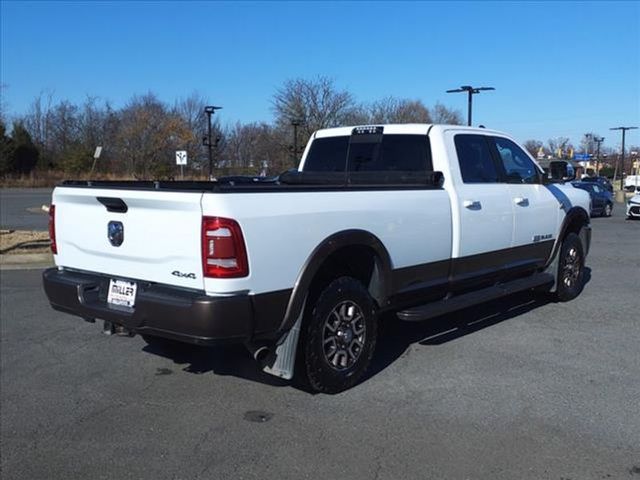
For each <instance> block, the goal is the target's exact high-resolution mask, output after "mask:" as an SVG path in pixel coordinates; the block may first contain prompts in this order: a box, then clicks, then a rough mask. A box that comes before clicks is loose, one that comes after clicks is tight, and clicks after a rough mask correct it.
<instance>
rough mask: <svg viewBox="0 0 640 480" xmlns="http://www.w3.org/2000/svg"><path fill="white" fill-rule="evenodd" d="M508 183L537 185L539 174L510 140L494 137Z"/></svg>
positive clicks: (526, 156)
mask: <svg viewBox="0 0 640 480" xmlns="http://www.w3.org/2000/svg"><path fill="white" fill-rule="evenodd" d="M493 140H494V141H495V144H496V148H497V149H498V155H499V157H500V160H502V165H503V166H504V170H505V175H506V177H507V182H508V183H539V181H540V172H539V171H538V169H537V167H536V166H535V164H534V163H533V161H532V160H531V159H530V158H529V156H528V155H527V154H526V153H524V151H523V150H522V149H521V148H520V147H518V146H517V145H516V144H515V143H513V142H512V141H511V140H508V139H506V138H499V137H494V139H493Z"/></svg>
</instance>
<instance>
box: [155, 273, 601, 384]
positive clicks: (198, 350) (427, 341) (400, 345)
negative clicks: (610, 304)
mask: <svg viewBox="0 0 640 480" xmlns="http://www.w3.org/2000/svg"><path fill="white" fill-rule="evenodd" d="M590 279H591V270H590V269H589V268H585V278H584V283H585V285H586V283H587V282H589V280H590ZM550 302H552V300H551V299H550V297H549V296H547V295H534V294H532V293H531V292H523V293H517V294H513V295H510V296H508V297H504V298H501V299H498V300H493V301H491V302H487V303H484V304H481V305H477V306H474V307H472V308H467V309H464V310H459V311H457V312H453V313H450V314H447V315H442V316H440V317H436V318H433V319H431V320H427V321H424V322H415V323H413V322H402V321H399V320H397V319H396V318H395V315H393V314H388V315H385V316H384V317H382V319H381V320H382V321H381V324H380V330H379V335H378V344H377V347H376V352H375V355H374V358H373V360H372V364H371V366H370V367H369V371H368V372H367V375H366V376H365V378H363V379H362V381H361V382H360V383H364V382H366V381H368V380H370V379H371V378H373V377H374V376H376V375H377V374H378V373H380V372H381V371H383V370H384V369H386V368H387V367H388V366H390V365H392V364H393V363H394V362H396V361H397V360H398V359H399V358H401V357H402V356H403V355H405V354H406V352H407V351H408V350H409V347H411V346H412V345H418V346H424V347H429V346H437V345H442V344H444V343H447V342H451V341H453V340H456V339H459V338H462V337H464V336H466V335H470V334H472V333H475V332H477V331H479V330H483V329H485V328H489V327H492V326H494V325H497V324H499V323H502V322H505V321H507V320H510V319H512V318H514V317H517V316H519V315H522V314H524V313H527V312H529V311H532V310H535V309H537V308H539V307H542V306H544V305H546V304H548V303H550ZM144 350H145V351H146V352H149V353H152V354H155V355H159V356H162V357H164V358H167V359H169V360H171V361H173V362H174V363H175V364H176V365H180V366H183V368H182V370H183V371H184V372H187V373H192V374H205V373H210V372H211V373H214V374H216V375H223V376H226V375H230V376H235V377H239V378H243V379H245V380H250V381H253V382H258V383H263V384H267V385H271V386H278V387H282V386H291V385H292V384H291V382H289V381H286V380H282V379H279V378H277V377H274V376H272V375H268V374H266V373H264V372H262V371H261V370H260V368H259V367H258V365H257V363H256V362H255V361H254V360H253V358H252V357H251V355H249V353H248V352H247V350H246V349H245V348H244V347H243V346H241V345H229V346H220V347H197V346H193V345H186V344H180V343H175V344H170V345H168V346H165V347H157V346H150V345H147V346H145V347H144ZM302 389H303V390H305V391H306V389H305V388H302Z"/></svg>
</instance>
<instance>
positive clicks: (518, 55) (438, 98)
mask: <svg viewBox="0 0 640 480" xmlns="http://www.w3.org/2000/svg"><path fill="white" fill-rule="evenodd" d="M0 17H1V23H0V26H1V33H0V40H1V46H0V55H1V56H0V81H1V83H2V84H3V88H2V102H3V105H4V107H5V109H6V111H8V113H9V114H10V115H14V116H17V115H21V114H24V113H26V112H27V111H28V109H29V106H30V104H31V103H32V102H33V100H34V98H35V97H36V96H38V95H39V94H41V93H52V94H53V97H54V100H58V101H59V100H69V101H71V102H74V103H81V102H83V100H84V99H85V98H86V96H87V95H91V96H97V97H100V98H101V99H105V100H109V101H110V102H111V103H112V104H113V105H114V106H115V107H121V106H123V105H125V104H126V102H127V101H128V100H129V99H130V98H131V97H132V96H133V95H136V94H145V93H147V92H153V93H155V94H157V95H158V96H159V97H160V98H161V99H162V100H164V101H166V102H168V103H170V104H171V103H173V102H174V101H175V100H178V99H180V98H184V97H187V96H188V95H190V94H191V93H193V92H198V93H200V94H201V95H202V96H204V97H205V98H206V99H208V100H209V102H210V103H213V104H215V105H221V106H223V107H224V108H223V110H221V111H219V112H217V113H216V115H219V120H220V121H221V122H222V123H223V124H232V123H235V122H242V123H248V122H253V121H266V122H270V121H271V120H272V119H273V111H272V103H271V102H272V98H273V94H274V92H275V91H276V90H277V89H278V88H279V87H281V86H282V85H283V84H284V82H285V81H286V80H288V79H293V78H308V79H313V78H317V77H318V76H326V77H330V78H332V79H333V80H334V82H335V85H336V87H337V88H339V89H345V90H348V91H350V92H351V93H352V94H353V95H354V97H355V98H356V100H357V101H359V102H371V101H374V100H379V99H382V98H384V97H387V96H393V97H397V98H408V99H418V100H421V101H423V102H424V103H425V104H426V105H427V106H432V105H434V104H435V103H436V102H440V103H443V104H445V105H446V106H448V107H450V108H454V109H457V110H459V111H460V112H461V113H462V115H463V118H465V119H466V106H467V103H466V102H467V99H466V95H465V94H447V93H445V91H446V90H448V89H453V88H457V87H459V86H461V85H472V86H491V87H494V88H495V89H496V90H495V91H493V92H483V93H482V94H480V95H476V96H474V102H473V110H474V112H473V123H474V125H478V124H483V125H486V126H487V127H490V128H494V129H497V130H501V131H504V132H507V133H510V134H511V135H513V136H514V137H515V138H516V139H517V140H520V141H522V142H524V141H525V140H528V139H537V140H541V141H544V142H546V140H548V139H550V138H556V137H559V136H565V137H569V138H570V139H571V141H572V142H573V143H574V144H575V145H578V144H579V143H580V140H581V139H582V138H583V135H584V134H585V133H587V132H595V133H597V134H599V135H601V136H604V137H605V141H604V143H603V147H610V148H619V145H620V138H621V135H620V132H613V131H609V128H610V127H617V126H640V2H614V1H606V2H578V1H571V2H551V1H546V2H484V1H475V2H417V1H414V2H384V1H379V2H367V1H359V2H328V1H323V2H275V1H271V2H269V1H263V2H239V1H238V2H213V1H211V2H187V1H185V2H173V1H156V2H133V1H115V2H80V1H75V2H62V1H56V2H28V1H5V0H0ZM639 132H640V130H637V131H629V132H627V145H640V133H639Z"/></svg>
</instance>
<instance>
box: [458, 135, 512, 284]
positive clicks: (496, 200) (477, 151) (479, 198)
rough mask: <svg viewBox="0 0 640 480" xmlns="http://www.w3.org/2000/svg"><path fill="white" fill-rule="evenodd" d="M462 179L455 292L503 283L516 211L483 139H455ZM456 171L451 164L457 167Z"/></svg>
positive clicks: (480, 136) (465, 136)
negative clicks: (506, 255) (498, 282)
mask: <svg viewBox="0 0 640 480" xmlns="http://www.w3.org/2000/svg"><path fill="white" fill-rule="evenodd" d="M452 143H453V144H454V145H455V154H456V155H457V159H458V163H457V167H458V169H457V171H453V172H452V173H453V174H454V175H459V176H460V177H459V181H458V183H457V185H456V189H455V196H456V199H455V200H456V201H457V206H456V205H454V208H457V213H458V225H457V227H458V229H459V236H458V241H459V245H458V248H457V251H456V250H455V249H454V254H453V261H452V267H451V268H452V270H451V280H452V282H453V283H454V285H453V288H454V289H456V290H457V289H465V288H467V287H468V288H473V287H475V286H479V285H481V284H487V283H488V284H490V283H493V282H495V281H497V280H499V279H500V278H501V276H502V271H503V269H504V266H505V257H504V255H500V254H497V253H496V252H500V251H503V252H504V251H505V250H508V249H509V248H510V247H511V243H512V236H513V207H512V205H511V196H510V192H509V189H508V185H506V184H504V183H499V172H498V168H497V165H496V162H495V159H494V158H493V156H492V155H491V151H490V149H489V144H488V142H487V137H486V136H485V135H469V134H458V135H453V142H452ZM454 166H456V165H453V164H452V170H453V167H454Z"/></svg>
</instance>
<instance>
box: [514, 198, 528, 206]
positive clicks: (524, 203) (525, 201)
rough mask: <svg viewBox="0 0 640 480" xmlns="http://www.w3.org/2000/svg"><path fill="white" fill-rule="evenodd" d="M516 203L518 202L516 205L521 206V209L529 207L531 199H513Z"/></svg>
mask: <svg viewBox="0 0 640 480" xmlns="http://www.w3.org/2000/svg"><path fill="white" fill-rule="evenodd" d="M513 201H514V202H516V205H520V206H521V207H528V206H529V199H528V198H524V197H516V198H514V199H513Z"/></svg>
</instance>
